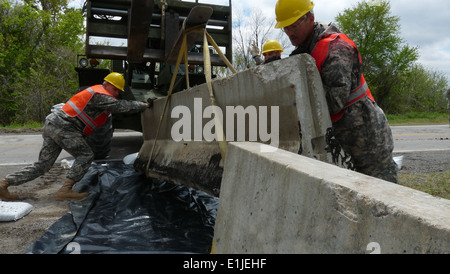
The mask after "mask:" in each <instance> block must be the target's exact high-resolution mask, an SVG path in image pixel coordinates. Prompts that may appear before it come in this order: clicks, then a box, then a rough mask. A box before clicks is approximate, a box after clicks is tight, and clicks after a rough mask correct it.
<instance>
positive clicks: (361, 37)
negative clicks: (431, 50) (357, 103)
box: [336, 0, 419, 111]
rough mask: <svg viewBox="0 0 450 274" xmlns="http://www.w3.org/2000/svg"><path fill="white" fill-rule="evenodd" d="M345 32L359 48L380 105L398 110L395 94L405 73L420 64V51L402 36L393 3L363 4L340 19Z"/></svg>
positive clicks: (368, 78) (340, 25)
mask: <svg viewBox="0 0 450 274" xmlns="http://www.w3.org/2000/svg"><path fill="white" fill-rule="evenodd" d="M336 21H337V24H338V26H339V28H340V29H341V31H342V32H344V33H346V34H347V35H348V36H349V37H350V38H351V39H352V40H353V41H355V43H356V45H357V46H358V50H359V52H360V53H361V56H362V58H363V63H364V65H363V70H364V75H365V78H366V80H367V81H368V82H369V85H370V88H371V91H372V93H373V95H374V97H375V99H376V101H377V103H378V104H379V105H380V106H381V107H382V108H383V109H385V110H387V111H388V110H392V109H395V108H396V105H395V102H394V101H393V100H392V98H393V97H394V95H393V93H394V92H396V91H399V88H398V85H401V84H402V82H401V81H400V80H401V78H402V72H404V71H405V70H407V69H408V68H410V67H411V66H412V65H413V64H414V62H415V61H417V59H418V57H419V55H418V49H417V48H416V47H410V46H409V45H407V44H406V45H405V41H404V40H403V39H402V38H401V37H400V24H399V21H400V18H399V17H397V16H393V15H391V6H390V3H389V1H386V0H380V1H363V2H359V3H357V4H356V6H354V7H352V8H351V9H346V10H344V12H342V13H340V14H339V15H338V16H337V17H336Z"/></svg>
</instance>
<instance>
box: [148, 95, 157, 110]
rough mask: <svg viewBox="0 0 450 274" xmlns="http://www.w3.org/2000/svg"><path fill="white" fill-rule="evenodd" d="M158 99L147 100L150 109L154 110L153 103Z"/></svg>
mask: <svg viewBox="0 0 450 274" xmlns="http://www.w3.org/2000/svg"><path fill="white" fill-rule="evenodd" d="M156 99H157V98H155V97H153V98H148V99H147V103H148V108H152V107H153V101H155V100H156Z"/></svg>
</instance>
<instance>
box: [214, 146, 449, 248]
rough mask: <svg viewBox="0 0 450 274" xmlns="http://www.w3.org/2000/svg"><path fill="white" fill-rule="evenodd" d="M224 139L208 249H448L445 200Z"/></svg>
mask: <svg viewBox="0 0 450 274" xmlns="http://www.w3.org/2000/svg"><path fill="white" fill-rule="evenodd" d="M261 146H264V145H261V144H257V143H230V144H229V146H228V151H227V158H226V161H225V167H224V174H223V179H222V188H221V194H220V203H219V209H218V213H217V219H216V226H215V232H214V234H215V235H214V252H215V253H333V254H336V253H339V254H340V253H345V254H348V253H360V254H364V253H370V252H379V253H450V200H446V199H442V198H436V197H433V196H431V195H428V194H426V193H423V192H420V191H417V190H413V189H410V188H407V187H403V186H400V185H396V184H392V183H389V182H386V181H383V180H380V179H376V178H373V177H369V176H365V175H363V174H359V173H356V172H353V171H349V170H346V169H342V168H339V167H337V166H334V165H330V164H327V163H324V162H320V161H317V160H314V159H311V158H308V157H304V156H301V155H297V154H294V153H291V152H287V151H284V150H278V151H276V152H268V153H262V152H261Z"/></svg>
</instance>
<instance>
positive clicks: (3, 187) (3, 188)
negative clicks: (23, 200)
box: [0, 179, 19, 201]
mask: <svg viewBox="0 0 450 274" xmlns="http://www.w3.org/2000/svg"><path fill="white" fill-rule="evenodd" d="M8 187H9V183H8V181H6V179H1V180H0V199H1V200H4V201H14V200H17V199H19V196H18V195H17V194H11V193H9V191H8Z"/></svg>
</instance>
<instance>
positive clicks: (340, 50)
mask: <svg viewBox="0 0 450 274" xmlns="http://www.w3.org/2000/svg"><path fill="white" fill-rule="evenodd" d="M333 33H340V31H339V29H338V28H337V27H336V26H335V25H333V24H329V25H328V26H326V25H324V24H322V23H315V26H314V31H313V33H312V35H311V36H310V37H309V39H308V40H307V41H306V42H305V43H304V44H303V45H301V46H299V47H298V48H297V49H295V50H294V52H293V53H292V54H291V55H294V54H299V53H308V54H311V53H312V52H313V50H314V48H315V46H316V44H317V42H318V41H319V40H320V38H321V37H322V36H324V35H330V34H333ZM361 74H362V64H361V62H360V59H359V53H358V51H357V50H356V49H355V48H354V47H352V46H351V45H350V44H348V43H346V42H344V41H342V40H341V39H336V40H334V41H332V42H331V43H330V47H329V51H328V56H327V58H326V60H325V61H324V63H323V64H322V71H321V78H322V83H323V87H324V90H325V93H326V99H327V104H328V109H329V111H330V113H332V114H337V113H339V112H341V111H342V109H343V108H344V106H345V104H346V103H347V99H348V97H349V94H350V92H351V91H352V90H355V89H356V88H358V87H359V86H360V79H361ZM369 87H370V83H369ZM333 134H334V136H335V137H336V139H337V140H338V142H339V144H340V145H341V146H342V148H343V149H344V150H345V151H346V152H347V153H349V154H350V155H351V156H352V158H353V161H354V164H355V169H356V171H358V172H361V173H364V174H367V175H370V176H373V177H378V178H381V179H384V180H387V181H391V182H395V183H397V166H396V164H395V162H394V161H393V159H392V151H393V148H394V144H393V138H392V132H391V129H390V126H389V124H388V122H387V119H386V116H385V114H384V112H383V111H382V110H381V109H380V108H379V107H378V106H377V104H376V103H374V102H372V101H371V100H370V99H369V98H368V97H367V96H365V97H363V98H362V99H361V100H359V101H358V102H356V103H354V104H352V105H350V106H348V107H347V108H345V113H344V116H343V117H342V118H341V119H340V120H338V121H337V122H335V123H333Z"/></svg>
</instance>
